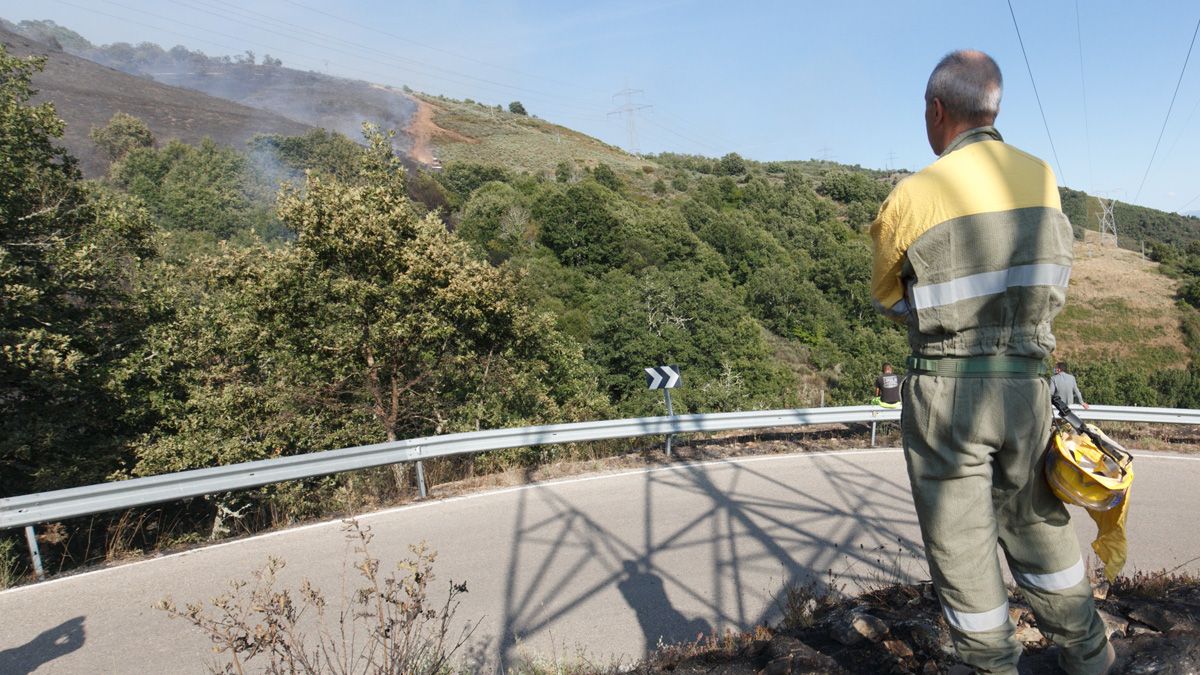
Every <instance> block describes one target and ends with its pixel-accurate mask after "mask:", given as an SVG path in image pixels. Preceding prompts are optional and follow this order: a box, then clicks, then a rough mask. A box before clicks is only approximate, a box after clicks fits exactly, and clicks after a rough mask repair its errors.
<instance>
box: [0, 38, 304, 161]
mask: <svg viewBox="0 0 1200 675" xmlns="http://www.w3.org/2000/svg"><path fill="white" fill-rule="evenodd" d="M0 43H3V44H4V46H5V48H6V49H8V51H9V52H10V53H12V54H15V55H17V56H22V57H23V56H29V55H31V54H37V55H44V56H46V59H47V60H46V67H45V70H43V71H42V72H41V73H38V74H37V75H35V76H34V79H33V83H34V86H35V87H36V88H37V89H38V96H37V99H36V100H37V101H39V102H40V101H53V102H54V106H55V109H56V110H57V111H58V115H59V116H60V117H62V118H63V119H64V120H65V121H66V122H67V129H66V133H65V134H64V135H63V139H62V142H63V145H65V146H66V148H67V149H68V150H69V151H70V152H71V154H72V155H74V156H75V157H77V158H78V159H79V163H80V168H81V169H82V170H83V172H84V175H86V176H91V177H94V176H98V175H101V174H103V173H104V171H105V170H106V169H107V168H108V161H107V159H106V158H105V157H104V156H103V154H102V153H100V152H99V149H98V148H97V147H96V145H95V143H93V142H92V140H91V138H89V136H88V133H89V132H90V131H91V129H92V127H98V126H103V125H104V124H105V123H106V122H108V120H109V119H110V118H111V117H112V116H113V114H114V113H116V112H124V113H128V114H130V115H133V116H135V117H138V118H140V119H142V120H143V121H145V122H146V124H147V125H148V126H149V127H150V129H151V131H153V132H154V135H155V137H156V138H157V139H158V141H159V142H160V143H162V142H164V141H167V140H170V139H173V138H177V139H179V140H181V141H184V142H186V143H197V142H199V141H200V140H201V139H203V138H205V137H208V138H211V139H213V140H214V141H216V142H217V143H219V144H221V145H227V146H231V147H237V148H242V147H244V145H245V143H246V141H248V140H249V139H250V138H252V137H253V136H254V135H255V134H281V135H286V136H294V135H301V134H304V133H307V132H308V131H310V130H311V129H312V127H311V126H309V125H307V124H304V123H302V122H298V121H296V120H293V119H289V118H287V117H284V116H282V115H279V114H276V113H272V112H269V111H266V110H260V109H256V108H252V107H249V106H245V105H241V104H239V103H235V102H233V101H228V100H224V99H220V98H216V97H213V96H209V95H207V94H203V93H201V92H198V91H192V90H189V89H182V88H179V87H172V86H169V85H165V84H161V83H158V82H154V81H153V80H149V79H146V78H142V77H135V76H133V75H128V74H126V73H122V72H120V71H117V70H113V69H112V68H107V67H105V66H102V65H99V64H97V63H93V62H92V61H88V60H87V59H82V58H79V57H77V56H72V55H70V54H67V53H66V52H64V51H62V50H61V49H57V48H55V47H54V46H52V45H48V44H45V43H41V42H34V41H33V40H30V39H29V38H26V37H23V36H21V35H18V34H16V33H12V32H10V31H7V30H4V29H3V28H0Z"/></svg>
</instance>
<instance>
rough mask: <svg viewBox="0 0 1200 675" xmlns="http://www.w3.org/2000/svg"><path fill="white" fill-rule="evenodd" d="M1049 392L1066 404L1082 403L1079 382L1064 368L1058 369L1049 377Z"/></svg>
mask: <svg viewBox="0 0 1200 675" xmlns="http://www.w3.org/2000/svg"><path fill="white" fill-rule="evenodd" d="M1050 393H1051V394H1055V395H1057V396H1058V397H1059V398H1061V399H1062V400H1064V401H1066V402H1067V404H1068V405H1069V404H1072V403H1077V402H1078V403H1083V392H1081V391H1079V383H1078V382H1076V380H1075V376H1074V375H1072V374H1070V373H1068V372H1066V371H1065V370H1062V371H1058V372H1056V373H1054V375H1052V376H1051V377H1050Z"/></svg>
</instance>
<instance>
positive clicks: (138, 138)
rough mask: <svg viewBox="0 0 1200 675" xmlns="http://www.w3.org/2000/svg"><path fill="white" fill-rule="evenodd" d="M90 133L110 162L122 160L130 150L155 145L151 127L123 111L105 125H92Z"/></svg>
mask: <svg viewBox="0 0 1200 675" xmlns="http://www.w3.org/2000/svg"><path fill="white" fill-rule="evenodd" d="M90 135H91V137H92V141H93V142H95V143H96V145H98V146H100V149H101V150H103V151H104V154H105V155H107V156H108V161H110V162H116V161H118V160H120V159H121V158H122V157H124V156H125V155H126V154H128V153H129V151H130V150H134V149H136V148H150V147H154V134H153V133H151V132H150V127H148V126H146V123H145V122H143V121H141V120H140V119H138V118H136V117H134V116H133V115H127V114H125V113H123V112H118V113H116V114H114V115H113V116H112V119H110V120H109V121H108V124H105V125H104V126H103V127H92V131H91V134H90Z"/></svg>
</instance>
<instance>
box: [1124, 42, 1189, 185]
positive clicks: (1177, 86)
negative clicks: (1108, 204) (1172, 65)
mask: <svg viewBox="0 0 1200 675" xmlns="http://www.w3.org/2000/svg"><path fill="white" fill-rule="evenodd" d="M1197 33H1200V19H1197V20H1196V28H1195V30H1193V31H1192V41H1191V43H1190V44H1188V50H1187V56H1185V57H1184V58H1183V68H1181V69H1180V70H1179V79H1178V80H1177V81H1176V82H1175V93H1173V94H1171V105H1169V106H1167V116H1166V117H1164V118H1163V123H1162V129H1160V130H1159V132H1158V140H1157V141H1155V143H1154V152H1152V153H1150V163H1149V164H1147V165H1146V172H1145V173H1143V174H1142V182H1141V184H1140V185H1138V189H1137V194H1135V195H1134V197H1133V201H1134V202H1135V203H1136V202H1137V200H1138V197H1141V196H1142V188H1143V187H1144V186H1145V185H1146V177H1147V176H1149V175H1150V167H1152V166H1154V156H1155V155H1157V154H1158V144H1159V143H1162V137H1163V132H1165V131H1166V130H1167V122H1168V121H1169V120H1170V119H1171V110H1172V109H1173V108H1174V107H1175V97H1176V96H1178V95H1179V85H1181V84H1183V74H1184V73H1186V72H1187V66H1188V61H1189V60H1191V58H1192V47H1195V46H1196V34H1197Z"/></svg>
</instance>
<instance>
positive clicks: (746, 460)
mask: <svg viewBox="0 0 1200 675" xmlns="http://www.w3.org/2000/svg"><path fill="white" fill-rule="evenodd" d="M899 452H903V450H902V449H901V448H876V449H871V450H867V449H864V450H825V451H821V452H793V453H788V454H783V455H755V456H751V457H730V458H726V459H714V460H710V461H707V462H695V463H682V464H672V465H668V466H657V467H648V468H644V469H631V470H629V471H619V472H616V473H605V474H598V475H593V476H580V477H576V478H559V479H556V480H550V481H545V482H538V483H529V484H528V485H516V486H513V487H508V488H501V489H498V490H486V491H483V492H474V493H471V494H466V495H457V496H454V497H447V498H445V499H435V500H430V501H425V502H418V503H416V504H403V505H401V506H393V507H391V508H388V509H383V510H382V511H372V512H370V513H364V514H360V515H357V516H352V517H348V518H339V519H337V520H326V521H322V522H319V523H309V524H307V525H300V526H298V527H290V528H287V529H284V530H276V531H274V532H264V533H262V534H255V535H252V536H249V537H245V538H243V539H235V540H233V541H225V542H221V543H218V544H212V545H211V546H203V547H201V548H194V549H189V550H186V551H179V552H178V553H169V554H167V555H162V556H155V557H151V558H146V559H144V560H135V561H133V562H129V563H124V564H120V565H114V566H112V567H105V568H102V569H97V570H90V571H88V572H80V573H79V574H71V575H68V576H64V577H57V578H54V579H47V580H46V581H39V582H36V583H31V584H25V585H24V586H17V587H16V588H10V589H7V590H3V591H0V596H3V595H10V594H17V593H22V592H27V591H30V590H36V589H38V588H45V587H47V586H51V585H56V584H61V583H64V582H68V581H74V580H77V579H83V578H86V577H90V576H95V575H99V574H107V573H111V572H119V571H122V570H128V569H131V568H133V567H137V566H139V565H145V564H149V563H155V562H159V561H162V560H170V559H172V558H180V557H183V556H189V555H200V554H203V553H205V552H206V551H214V550H217V549H220V548H225V547H227V546H237V545H240V544H244V543H247V542H252V541H258V540H261V539H268V538H271V537H278V536H282V535H285V534H294V533H296V532H303V531H304V530H311V529H316V528H319V527H329V526H332V525H341V524H342V523H343V522H345V521H346V520H350V519H351V518H354V519H357V520H360V521H364V520H367V519H370V518H378V517H380V516H386V515H390V514H393V513H397V512H400V511H409V510H415V509H424V508H430V507H435V506H441V505H443V504H452V503H455V502H461V501H467V500H473V499H483V498H486V497H496V496H499V495H506V494H511V493H513V492H520V491H522V490H531V489H534V488H548V487H558V486H561V485H572V484H577V483H587V482H590V481H596V480H607V479H611V478H624V477H626V476H636V475H639V474H645V475H649V474H652V473H659V472H662V471H678V470H680V469H689V468H704V467H711V466H719V465H725V466H733V465H737V464H753V463H756V462H772V461H781V460H788V459H807V458H814V457H830V456H833V455H837V456H851V455H881V454H895V453H899ZM1133 456H1134V457H1136V458H1144V459H1179V460H1184V461H1192V462H1200V457H1191V456H1184V455H1174V454H1167V453H1145V452H1135V453H1133Z"/></svg>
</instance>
